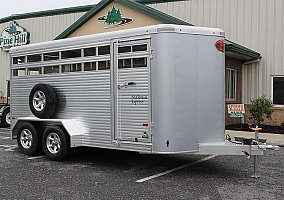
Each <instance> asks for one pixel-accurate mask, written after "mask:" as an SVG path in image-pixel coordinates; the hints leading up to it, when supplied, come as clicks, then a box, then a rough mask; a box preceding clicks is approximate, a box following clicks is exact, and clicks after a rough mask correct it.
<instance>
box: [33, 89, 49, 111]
mask: <svg viewBox="0 0 284 200" xmlns="http://www.w3.org/2000/svg"><path fill="white" fill-rule="evenodd" d="M45 106H46V96H45V94H44V93H43V92H42V91H40V90H39V91H36V92H35V93H34V95H33V107H34V109H35V110H36V111H39V112H40V111H42V110H43V109H44V108H45Z"/></svg>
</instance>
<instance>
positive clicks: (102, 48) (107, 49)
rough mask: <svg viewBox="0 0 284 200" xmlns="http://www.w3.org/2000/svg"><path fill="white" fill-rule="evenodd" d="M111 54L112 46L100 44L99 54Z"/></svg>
mask: <svg viewBox="0 0 284 200" xmlns="http://www.w3.org/2000/svg"><path fill="white" fill-rule="evenodd" d="M108 54H110V46H109V45H108V46H100V47H98V55H108Z"/></svg>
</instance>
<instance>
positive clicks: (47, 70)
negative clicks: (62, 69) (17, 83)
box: [43, 65, 59, 74]
mask: <svg viewBox="0 0 284 200" xmlns="http://www.w3.org/2000/svg"><path fill="white" fill-rule="evenodd" d="M43 73H44V74H57V73H59V66H58V65H57V66H45V67H44V68H43Z"/></svg>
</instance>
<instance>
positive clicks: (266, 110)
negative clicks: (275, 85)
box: [249, 96, 273, 125]
mask: <svg viewBox="0 0 284 200" xmlns="http://www.w3.org/2000/svg"><path fill="white" fill-rule="evenodd" d="M272 108H273V104H272V102H271V101H270V100H269V99H267V98H266V97H264V96H262V97H259V98H257V99H254V100H251V104H250V105H249V112H250V113H251V116H252V117H251V119H253V120H254V123H255V124H256V125H260V124H261V122H263V121H264V118H267V119H271V115H272V113H273V110H272Z"/></svg>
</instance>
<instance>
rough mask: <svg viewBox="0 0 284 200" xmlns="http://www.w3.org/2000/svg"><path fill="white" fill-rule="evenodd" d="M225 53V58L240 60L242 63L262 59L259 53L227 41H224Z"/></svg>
mask: <svg viewBox="0 0 284 200" xmlns="http://www.w3.org/2000/svg"><path fill="white" fill-rule="evenodd" d="M225 52H226V56H228V57H232V58H237V59H239V60H242V61H243V62H247V61H251V60H257V59H261V58H262V57H261V54H260V53H258V52H256V51H253V50H251V49H249V48H247V47H244V46H242V45H239V44H237V43H235V42H232V41H230V40H228V39H226V40H225Z"/></svg>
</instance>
